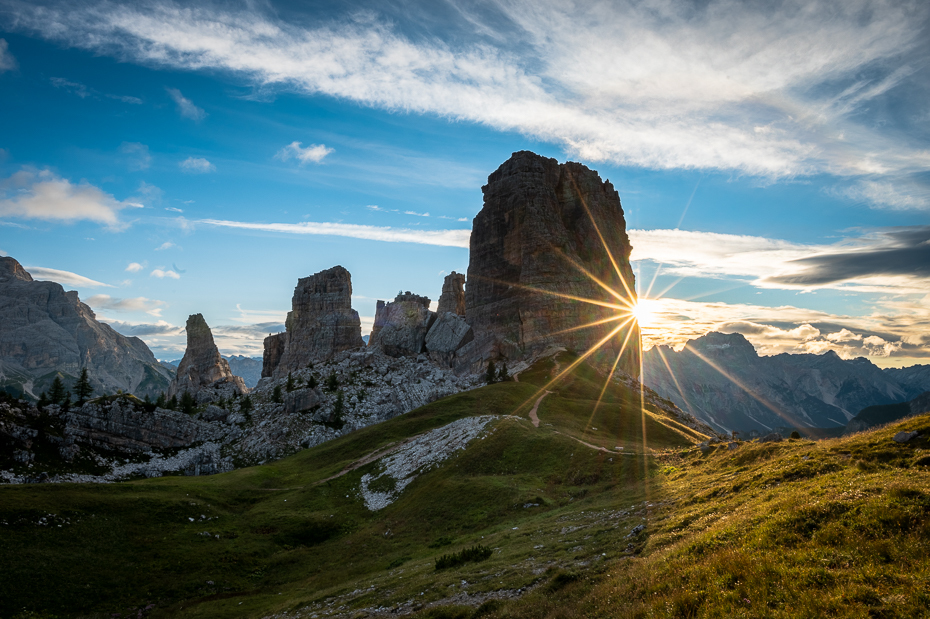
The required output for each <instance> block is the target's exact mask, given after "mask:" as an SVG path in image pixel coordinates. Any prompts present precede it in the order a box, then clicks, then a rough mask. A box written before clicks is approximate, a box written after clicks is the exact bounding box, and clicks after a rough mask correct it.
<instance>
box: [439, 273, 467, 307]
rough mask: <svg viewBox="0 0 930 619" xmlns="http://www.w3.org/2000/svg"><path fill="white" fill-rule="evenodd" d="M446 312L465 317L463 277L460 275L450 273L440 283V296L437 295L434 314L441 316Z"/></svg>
mask: <svg viewBox="0 0 930 619" xmlns="http://www.w3.org/2000/svg"><path fill="white" fill-rule="evenodd" d="M446 312H452V313H453V314H458V315H459V316H464V315H465V275H464V274H462V273H456V272H455V271H452V272H451V273H449V274H448V275H446V279H445V280H444V281H443V282H442V294H441V295H439V305H438V307H437V308H436V313H437V314H439V315H442V314H445V313H446Z"/></svg>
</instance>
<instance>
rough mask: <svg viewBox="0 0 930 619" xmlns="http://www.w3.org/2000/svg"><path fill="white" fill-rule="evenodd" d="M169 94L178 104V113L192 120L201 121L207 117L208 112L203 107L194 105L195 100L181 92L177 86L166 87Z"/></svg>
mask: <svg viewBox="0 0 930 619" xmlns="http://www.w3.org/2000/svg"><path fill="white" fill-rule="evenodd" d="M165 90H167V91H168V94H169V95H170V96H171V98H172V99H174V102H175V104H176V105H177V106H178V114H180V115H181V116H183V117H184V118H190V119H191V120H195V121H198V122H199V121H201V120H203V119H204V118H206V117H207V113H206V112H205V111H203V109H202V108H199V107H197V106H196V105H194V102H193V101H191V100H190V99H188V98H187V97H185V96H184V95H182V94H181V91H180V90H178V89H177V88H166V89H165Z"/></svg>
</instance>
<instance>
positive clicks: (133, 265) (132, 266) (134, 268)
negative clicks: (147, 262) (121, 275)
mask: <svg viewBox="0 0 930 619" xmlns="http://www.w3.org/2000/svg"><path fill="white" fill-rule="evenodd" d="M144 268H145V267H144V266H142V265H141V264H139V263H138V262H130V263H129V265H128V266H127V267H126V271H127V272H129V273H138V272H139V271H141V270H142V269H144Z"/></svg>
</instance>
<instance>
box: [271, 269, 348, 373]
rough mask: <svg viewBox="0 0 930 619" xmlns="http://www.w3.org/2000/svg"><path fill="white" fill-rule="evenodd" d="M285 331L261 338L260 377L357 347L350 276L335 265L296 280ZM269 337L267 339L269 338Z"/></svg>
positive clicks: (285, 371)
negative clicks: (263, 345) (262, 348)
mask: <svg viewBox="0 0 930 619" xmlns="http://www.w3.org/2000/svg"><path fill="white" fill-rule="evenodd" d="M291 308H292V309H291V311H290V312H288V314H287V321H286V322H285V329H286V331H285V333H279V334H277V335H273V336H270V337H268V338H265V356H264V364H263V367H262V376H263V377H272V378H279V377H281V376H287V374H288V372H293V371H295V370H297V369H300V368H304V367H306V366H307V364H308V363H317V362H319V361H325V360H326V359H329V358H331V357H332V356H333V355H334V354H336V353H337V352H341V351H343V350H350V349H352V348H360V347H362V346H364V345H365V343H364V342H363V341H362V326H361V320H360V319H359V317H358V312H356V311H355V310H354V309H352V276H351V275H350V274H349V272H348V271H347V270H346V269H345V268H343V267H341V266H335V267H333V268H331V269H327V270H325V271H320V272H319V273H316V274H315V275H311V276H310V277H303V278H301V279H299V280H297V287H296V288H295V289H294V298H293V300H292V301H291ZM269 340H270V341H269Z"/></svg>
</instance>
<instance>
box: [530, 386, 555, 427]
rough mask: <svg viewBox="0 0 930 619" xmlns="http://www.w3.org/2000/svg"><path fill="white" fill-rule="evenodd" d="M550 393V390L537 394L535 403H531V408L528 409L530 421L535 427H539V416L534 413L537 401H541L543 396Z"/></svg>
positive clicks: (537, 406) (537, 404) (537, 405)
mask: <svg viewBox="0 0 930 619" xmlns="http://www.w3.org/2000/svg"><path fill="white" fill-rule="evenodd" d="M550 393H552V392H551V391H547V392H545V393H544V394H542V395H541V396H539V398H537V400H536V404H534V405H533V410H531V411H530V421H532V422H533V425H534V426H536V427H537V428H538V427H539V416H538V415H537V414H536V409H538V408H539V403H540V402H542V401H543V398H544V397H546V396H547V395H549V394H550Z"/></svg>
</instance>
